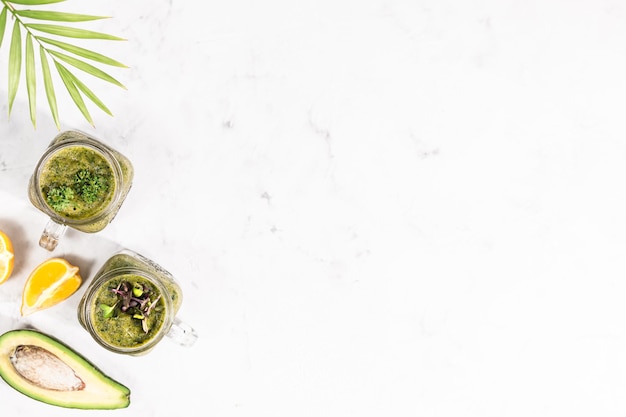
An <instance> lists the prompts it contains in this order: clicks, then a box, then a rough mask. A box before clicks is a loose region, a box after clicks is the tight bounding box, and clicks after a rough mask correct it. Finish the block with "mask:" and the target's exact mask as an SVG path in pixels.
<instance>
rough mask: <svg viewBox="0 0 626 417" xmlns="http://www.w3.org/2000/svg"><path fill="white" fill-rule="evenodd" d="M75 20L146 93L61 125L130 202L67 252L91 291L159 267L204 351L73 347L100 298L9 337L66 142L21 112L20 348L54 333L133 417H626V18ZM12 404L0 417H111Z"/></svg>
mask: <svg viewBox="0 0 626 417" xmlns="http://www.w3.org/2000/svg"><path fill="white" fill-rule="evenodd" d="M62 8H64V9H65V10H67V11H84V12H88V13H92V14H105V15H107V14H108V15H110V16H113V18H112V19H110V20H107V21H102V22H96V23H94V24H93V25H90V28H99V29H101V30H102V31H106V32H109V33H114V34H117V35H120V36H124V37H126V38H127V39H128V41H127V42H125V43H120V44H115V45H106V46H103V48H104V50H107V51H108V52H109V53H110V54H111V55H113V56H114V57H116V58H117V59H119V60H121V61H122V62H124V63H126V64H128V65H129V66H130V67H131V68H130V69H128V70H121V71H119V72H115V75H116V76H117V77H118V78H119V79H120V80H121V81H122V82H123V83H124V84H125V85H126V86H127V87H128V91H123V90H117V89H115V88H109V87H108V86H101V87H102V88H100V89H99V90H97V91H98V93H99V94H100V95H101V96H102V98H103V99H104V101H105V102H106V103H107V104H108V105H109V107H110V108H111V110H112V111H113V113H114V114H115V116H114V117H113V118H110V117H109V116H106V115H104V114H102V113H99V112H97V110H94V111H93V115H94V118H95V123H96V127H95V128H92V127H90V126H89V125H86V124H85V123H84V122H83V121H82V118H81V116H80V115H79V114H78V113H77V112H76V111H74V110H73V109H72V108H71V107H69V106H62V107H63V108H65V109H67V110H66V111H65V112H63V113H62V115H61V118H62V128H63V129H69V128H79V129H81V130H85V131H87V132H89V133H93V134H94V135H96V136H98V137H100V138H102V139H104V140H106V141H107V142H108V143H110V144H111V145H112V146H114V147H116V148H118V149H119V150H120V151H122V152H123V153H125V154H126V155H128V156H129V157H130V158H131V159H132V161H133V163H134V165H135V169H136V176H135V181H134V186H133V189H132V191H131V194H130V195H129V197H128V199H127V200H126V202H125V204H124V206H123V207H122V210H121V211H120V213H119V215H118V216H117V218H116V219H115V221H114V222H113V223H112V224H111V225H110V226H109V227H107V228H106V229H105V230H104V231H103V232H101V233H100V234H99V235H97V236H84V235H80V234H78V233H71V232H70V233H68V235H67V236H66V238H65V239H64V241H63V243H62V246H61V247H60V248H59V249H58V251H59V253H61V254H65V255H67V256H68V257H73V259H76V261H77V262H79V263H80V265H81V266H82V267H83V268H84V269H85V271H87V272H93V269H94V268H95V266H94V265H97V264H99V262H101V261H102V260H103V259H104V258H106V257H107V256H108V255H109V254H110V253H111V252H112V251H113V250H114V248H116V247H118V246H122V247H129V248H131V249H134V250H137V251H139V252H143V253H144V254H146V255H148V256H150V257H152V258H153V259H155V260H156V261H157V262H159V263H161V264H162V265H163V266H165V267H167V268H168V269H169V270H170V271H171V272H172V273H174V275H176V277H177V278H178V279H179V281H180V282H181V286H182V287H183V291H184V293H185V301H184V304H183V307H182V309H181V312H180V314H181V317H183V318H184V319H185V320H187V321H189V322H191V323H192V324H193V325H194V326H195V327H196V329H197V330H198V332H199V334H200V339H199V341H198V343H197V344H196V345H195V346H194V347H192V348H190V349H187V350H185V349H183V348H179V347H177V346H175V345H173V344H171V343H167V342H164V343H162V344H161V345H160V346H159V347H158V348H157V350H155V351H154V352H152V353H150V354H149V355H148V356H146V357H142V358H127V357H120V356H119V355H115V354H112V353H108V352H104V351H103V350H102V349H101V348H99V347H98V346H97V345H96V344H95V342H93V341H91V339H90V338H89V336H88V335H87V334H86V333H85V332H84V331H83V330H82V329H81V328H80V327H79V325H78V323H77V322H76V321H75V319H74V310H75V306H76V303H77V298H78V297H79V296H80V293H81V292H82V290H79V293H78V295H76V296H75V297H73V298H71V299H70V300H68V301H67V302H66V303H64V304H62V305H59V306H58V307H55V308H53V309H50V310H49V311H47V312H40V313H38V314H37V315H35V316H32V318H29V319H21V318H19V317H18V316H17V315H16V311H17V300H18V299H19V296H20V295H19V294H20V288H21V285H22V282H23V279H24V278H25V275H26V274H27V272H28V266H29V264H31V263H34V262H36V261H37V260H38V259H41V258H43V257H45V256H46V254H45V253H43V252H42V251H43V250H42V249H39V248H38V247H37V246H36V240H37V238H38V234H39V230H40V229H41V228H42V227H43V224H44V223H45V218H44V217H43V215H41V214H40V213H38V212H37V211H36V210H34V209H33V208H31V207H30V206H29V205H28V203H27V201H26V194H25V190H26V182H27V179H28V176H29V175H30V171H31V170H32V167H33V166H34V163H35V162H36V159H37V155H38V154H39V153H40V152H41V151H42V150H43V149H44V148H45V146H46V145H47V143H48V142H49V141H50V140H51V139H52V137H53V136H54V135H55V134H56V133H57V132H56V129H55V128H54V125H53V124H52V122H51V120H50V119H49V118H46V112H45V110H44V107H42V110H41V111H40V116H39V117H40V121H39V123H38V127H37V129H36V130H34V129H33V128H32V127H31V126H30V124H29V121H28V118H27V116H26V106H25V104H24V102H23V101H22V102H18V103H17V104H16V109H15V111H14V114H13V115H12V117H11V119H9V120H5V121H3V122H2V123H1V125H0V129H1V131H0V190H2V194H0V198H1V199H2V200H0V201H1V203H0V228H3V227H4V228H7V229H9V230H10V231H13V232H14V233H15V235H16V236H17V237H16V239H17V240H18V247H19V248H21V249H23V251H22V253H21V256H23V257H24V258H23V261H21V262H22V263H21V264H19V265H18V266H19V268H17V271H16V274H15V276H14V277H13V278H12V280H11V281H10V282H8V283H6V284H4V285H3V286H2V287H0V302H1V303H2V304H1V307H2V315H1V316H0V331H2V332H4V331H6V330H9V329H12V328H17V327H21V326H26V325H33V326H37V327H39V328H40V329H42V330H44V331H47V332H49V333H52V334H53V335H56V336H58V337H60V338H61V339H63V340H65V341H66V342H67V343H68V344H70V345H71V346H73V347H74V348H75V349H77V350H79V351H80V352H81V353H83V354H84V355H85V356H87V357H88V358H89V359H91V360H93V361H94V362H96V363H97V364H98V365H99V367H100V368H101V369H103V370H105V371H106V373H108V374H110V375H111V376H113V377H115V378H117V379H118V380H120V381H121V382H124V383H126V384H127V385H128V386H129V387H130V388H131V390H132V400H131V401H132V402H131V406H130V407H129V408H128V409H125V410H118V411H116V412H115V414H116V415H119V416H137V415H141V416H166V415H180V414H181V413H182V411H181V410H190V411H187V412H185V414H188V415H194V416H195V415H203V416H254V417H261V416H268V417H269V416H271V417H277V416H285V417H287V416H289V417H291V416H298V417H307V416H311V417H320V416H324V417H335V416H336V417H347V416H364V415H371V416H383V415H384V416H477V417H478V416H479V417H486V416H529V415H532V416H554V415H569V416H572V415H580V416H589V415H602V416H622V415H624V413H626V396H624V392H626V303H625V302H624V299H625V295H626V279H625V277H626V258H625V257H624V253H626V220H625V219H626V217H625V216H624V213H626V199H624V193H625V192H624V187H623V182H624V181H623V179H624V178H626V163H625V161H626V125H625V124H624V120H625V119H624V115H626V99H625V97H626V76H625V74H626V5H625V4H624V3H623V2H621V1H617V0H578V1H566V0H544V1H538V0H534V1H521V0H519V1H516V0H505V1H496V0H482V1H480V0H469V1H455V0H444V1H442V0H366V1H347V0H343V1H341V0H340V1H330V0H315V1H308V0H307V1H286V0H283V1H281V0H268V1H265V2H253V1H241V0H233V1H228V2H200V1H197V2H190V1H179V0H154V1H151V2H149V4H147V3H146V2H127V1H123V0H113V1H107V2H84V3H83V2H78V1H76V0H74V1H72V0H70V1H68V2H66V3H64V6H63V7H62ZM106 48H109V49H106ZM2 49H3V50H2V52H3V55H2V56H3V57H6V45H3V48H2ZM2 62H5V63H6V60H5V59H4V58H2V60H0V64H1V63H2ZM0 66H1V67H3V68H0V79H6V69H5V68H4V67H5V66H6V65H4V64H3V65H0ZM96 85H97V83H96ZM94 89H95V87H94ZM2 96H4V97H6V94H5V93H4V90H3V91H2ZM60 99H61V100H63V98H62V97H60ZM1 103H2V108H1V109H0V110H2V111H1V112H2V113H4V114H6V98H4V99H2V101H1ZM0 398H2V401H1V402H2V406H1V407H2V413H3V415H4V414H5V413H6V412H7V411H10V413H9V414H10V415H11V416H32V415H44V414H45V415H46V416H64V417H67V416H73V415H79V414H80V415H83V414H96V413H95V412H93V413H91V412H82V411H76V410H65V409H59V408H55V407H51V406H47V405H45V404H41V403H38V402H35V401H32V400H29V399H28V398H26V397H24V396H22V395H20V394H19V393H17V392H15V391H13V390H12V389H11V388H10V387H8V386H7V385H6V384H0ZM111 414H112V413H111ZM7 415H8V414H7ZM107 415H108V414H107Z"/></svg>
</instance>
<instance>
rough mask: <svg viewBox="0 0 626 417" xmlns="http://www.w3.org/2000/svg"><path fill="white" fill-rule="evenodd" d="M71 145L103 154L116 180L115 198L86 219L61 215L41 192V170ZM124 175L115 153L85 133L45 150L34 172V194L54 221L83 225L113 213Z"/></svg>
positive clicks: (118, 198) (119, 196)
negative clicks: (58, 153)
mask: <svg viewBox="0 0 626 417" xmlns="http://www.w3.org/2000/svg"><path fill="white" fill-rule="evenodd" d="M70 147H85V148H89V149H91V150H93V151H95V152H97V153H98V154H99V155H101V156H102V157H103V158H104V159H105V160H106V162H107V163H108V164H109V165H110V166H111V169H112V171H113V179H114V181H115V189H114V190H113V198H112V199H111V201H109V203H108V204H107V205H106V207H104V209H102V210H100V211H98V212H97V213H96V214H94V215H92V216H89V217H86V218H84V219H72V218H68V217H64V216H62V215H60V214H59V213H57V212H56V211H54V210H52V208H51V207H50V206H49V205H48V203H47V202H46V201H45V199H44V197H43V194H42V192H41V185H40V183H39V177H40V175H41V171H42V170H43V168H44V166H45V165H46V163H47V162H48V161H49V160H50V159H51V158H52V157H53V156H54V155H55V154H56V153H57V152H59V151H61V150H63V149H67V148H70ZM122 177H123V173H122V167H121V166H120V164H119V162H118V161H117V159H116V158H115V156H114V155H113V153H112V152H111V151H110V150H109V149H108V148H107V147H106V146H105V145H104V144H102V143H100V142H99V141H97V140H95V139H94V138H91V137H88V136H86V135H84V137H79V138H72V139H68V140H66V141H63V142H60V143H57V144H55V145H53V146H50V147H49V148H47V149H46V150H45V151H44V153H43V154H42V156H41V157H40V159H39V161H38V162H37V165H36V166H35V172H34V174H33V187H34V191H35V192H34V194H35V198H37V200H38V202H39V204H40V205H41V206H42V207H45V208H46V214H48V215H49V216H50V217H51V218H52V219H53V220H54V221H56V222H58V223H62V224H67V225H69V226H74V225H76V226H81V225H85V224H90V223H93V222H97V221H99V220H101V219H103V218H105V217H106V216H108V215H109V214H111V213H112V212H113V211H114V210H115V209H116V207H117V205H118V203H119V200H120V198H121V197H122V190H121V188H122Z"/></svg>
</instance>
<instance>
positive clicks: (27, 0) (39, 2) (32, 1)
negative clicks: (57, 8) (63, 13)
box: [10, 0, 65, 6]
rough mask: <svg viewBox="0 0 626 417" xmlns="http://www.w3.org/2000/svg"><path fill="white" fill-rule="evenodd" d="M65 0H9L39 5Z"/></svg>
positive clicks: (14, 2)
mask: <svg viewBox="0 0 626 417" xmlns="http://www.w3.org/2000/svg"><path fill="white" fill-rule="evenodd" d="M64 1H65V0H11V1H10V3H13V4H23V5H25V6H40V5H42V4H52V3H61V2H64Z"/></svg>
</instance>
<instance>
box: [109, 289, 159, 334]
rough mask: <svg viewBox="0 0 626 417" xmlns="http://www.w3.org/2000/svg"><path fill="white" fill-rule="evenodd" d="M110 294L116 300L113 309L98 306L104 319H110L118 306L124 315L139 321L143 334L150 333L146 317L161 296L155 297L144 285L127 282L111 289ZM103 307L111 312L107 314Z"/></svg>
mask: <svg viewBox="0 0 626 417" xmlns="http://www.w3.org/2000/svg"><path fill="white" fill-rule="evenodd" d="M111 292H112V293H114V294H115V295H117V298H118V300H117V302H116V303H115V305H114V306H113V307H109V306H107V305H106V304H101V305H100V308H102V310H103V311H104V317H105V318H109V317H111V316H112V315H113V310H114V309H115V307H116V306H117V305H118V304H120V307H119V310H120V311H121V312H122V313H124V314H129V315H131V316H132V318H134V319H136V320H141V328H142V329H143V331H144V332H145V333H148V331H150V328H149V326H148V316H149V315H150V313H151V312H152V311H153V310H154V308H155V306H156V304H157V302H158V301H159V299H160V298H161V294H158V295H157V296H156V297H155V295H156V294H155V293H154V291H152V290H150V288H148V287H146V286H145V285H141V284H140V283H135V284H134V285H131V284H130V283H129V282H127V281H122V282H121V283H120V284H119V285H118V286H117V288H111ZM103 306H105V307H107V308H110V309H111V312H110V313H109V312H108V310H106V309H105V307H103ZM107 314H109V315H107Z"/></svg>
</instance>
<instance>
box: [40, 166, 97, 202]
mask: <svg viewBox="0 0 626 417" xmlns="http://www.w3.org/2000/svg"><path fill="white" fill-rule="evenodd" d="M108 191H109V179H108V178H107V177H105V176H102V175H97V174H96V173H95V172H94V171H90V170H88V169H81V170H79V171H77V172H76V173H75V174H74V176H73V183H70V184H65V185H57V186H54V187H51V188H49V189H48V190H47V192H46V193H45V194H46V202H47V203H48V205H49V206H50V207H52V209H53V210H54V211H57V212H61V211H63V210H66V209H68V208H69V207H70V206H72V204H74V205H76V204H77V203H78V202H80V201H82V202H84V203H87V204H93V203H95V202H96V201H98V199H100V198H102V197H103V196H104V195H106V193H107V192H108ZM74 209H76V207H74Z"/></svg>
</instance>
